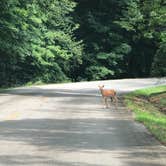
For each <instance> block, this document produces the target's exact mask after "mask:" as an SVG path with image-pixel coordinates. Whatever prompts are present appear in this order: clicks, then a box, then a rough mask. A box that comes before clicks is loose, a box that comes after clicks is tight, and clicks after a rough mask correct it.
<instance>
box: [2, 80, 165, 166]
mask: <svg viewBox="0 0 166 166" xmlns="http://www.w3.org/2000/svg"><path fill="white" fill-rule="evenodd" d="M99 84H104V85H105V86H106V87H110V88H113V89H116V90H117V92H118V95H119V98H122V97H121V95H123V94H124V93H127V92H129V91H132V90H135V89H140V88H144V87H151V86H156V85H160V84H166V81H165V79H164V78H162V79H155V78H153V79H152V78H151V79H122V80H110V81H96V82H82V83H68V84H50V85H43V86H32V87H23V88H15V89H12V90H8V91H4V92H2V93H0V166H19V165H21V166H22V165H26V166H48V165H51V166H165V165H166V147H165V146H163V145H161V144H160V143H159V142H158V141H157V140H156V139H155V138H154V137H153V136H152V135H151V134H150V133H149V132H148V131H147V130H146V128H145V127H144V126H143V125H142V124H140V123H137V122H135V121H134V120H133V117H132V113H131V112H129V111H128V110H126V108H125V106H124V104H123V100H122V99H120V100H119V103H118V108H117V109H116V108H115V106H114V105H111V107H110V108H109V109H105V108H103V105H102V102H101V95H100V93H99V91H98V85H99Z"/></svg>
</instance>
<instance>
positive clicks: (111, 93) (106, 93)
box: [98, 85, 118, 108]
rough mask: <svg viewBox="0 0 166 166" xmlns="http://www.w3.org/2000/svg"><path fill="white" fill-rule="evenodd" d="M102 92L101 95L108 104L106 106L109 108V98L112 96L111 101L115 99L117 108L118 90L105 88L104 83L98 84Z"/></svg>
mask: <svg viewBox="0 0 166 166" xmlns="http://www.w3.org/2000/svg"><path fill="white" fill-rule="evenodd" d="M98 87H99V89H100V92H101V95H102V97H103V102H104V103H105V105H106V108H108V98H111V101H115V104H116V108H117V102H118V98H117V95H116V91H115V90H114V89H104V85H99V86H98Z"/></svg>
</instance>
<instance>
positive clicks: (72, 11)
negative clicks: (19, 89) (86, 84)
mask: <svg viewBox="0 0 166 166" xmlns="http://www.w3.org/2000/svg"><path fill="white" fill-rule="evenodd" d="M165 56H166V2H165V1H163V0H152V1H149V0H120V1H117V0H92V1H89V0H75V1H74V0H73V1H72V0H29V1H26V0H8V1H6V0H1V1H0V86H1V87H2V86H14V85H21V84H25V83H27V82H32V83H33V82H38V81H39V82H45V83H49V82H65V81H81V80H99V79H114V78H126V77H149V76H165V75H166V58H165Z"/></svg>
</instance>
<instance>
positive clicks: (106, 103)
mask: <svg viewBox="0 0 166 166" xmlns="http://www.w3.org/2000/svg"><path fill="white" fill-rule="evenodd" d="M104 101H105V105H106V108H108V100H107V97H105V98H104Z"/></svg>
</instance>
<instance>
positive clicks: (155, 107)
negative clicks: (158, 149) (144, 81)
mask: <svg viewBox="0 0 166 166" xmlns="http://www.w3.org/2000/svg"><path fill="white" fill-rule="evenodd" d="M125 103H126V105H127V107H128V108H129V109H130V110H132V111H134V116H135V119H136V120H137V121H139V122H142V123H143V124H144V125H145V126H146V127H147V128H148V129H149V131H150V132H151V133H152V134H153V135H154V136H155V137H156V138H157V139H158V140H160V141H161V142H162V143H163V144H166V86H165V85H164V86H158V87H152V88H146V89H141V90H137V91H134V92H132V93H129V94H127V95H126V96H125Z"/></svg>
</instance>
